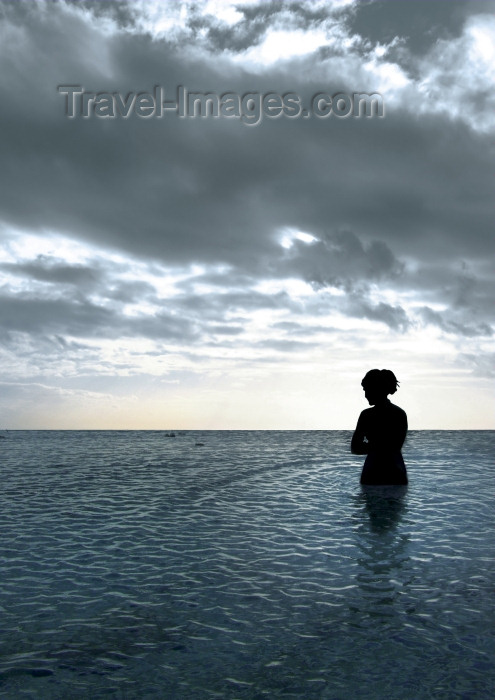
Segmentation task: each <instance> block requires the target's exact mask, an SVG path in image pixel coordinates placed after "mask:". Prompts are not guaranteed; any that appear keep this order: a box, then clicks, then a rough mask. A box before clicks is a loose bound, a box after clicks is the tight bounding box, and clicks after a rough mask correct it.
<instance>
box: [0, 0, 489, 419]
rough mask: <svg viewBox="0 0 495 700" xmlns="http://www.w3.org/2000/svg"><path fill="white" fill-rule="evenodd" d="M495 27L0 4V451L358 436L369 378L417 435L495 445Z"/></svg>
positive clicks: (422, 8) (211, 3)
mask: <svg viewBox="0 0 495 700" xmlns="http://www.w3.org/2000/svg"><path fill="white" fill-rule="evenodd" d="M494 10H495V3H494V2H489V1H487V2H476V1H456V0H452V1H448V0H444V1H440V0H439V1H437V2H432V1H431V0H427V1H423V0H415V2H410V1H409V2H407V1H405V0H404V1H401V0H396V1H394V0H385V1H384V0H370V1H367V0H359V1H356V0H327V1H326V2H320V1H308V0H305V1H304V2H303V1H302V0H300V1H296V2H289V1H287V2H280V1H278V2H269V1H261V2H253V1H249V2H244V1H241V0H238V1H237V2H236V1H234V2H230V1H228V0H204V1H202V2H201V1H195V2H192V1H191V0H186V1H183V2H173V1H171V2H153V1H152V0H137V1H134V2H130V3H127V2H112V3H109V2H108V3H107V2H89V1H88V2H68V1H66V2H63V1H57V0H50V1H47V2H45V1H40V2H35V1H34V0H27V1H24V2H6V1H3V2H2V1H1V0H0V65H1V70H0V85H1V88H0V89H1V96H2V97H1V104H0V151H1V162H2V168H1V170H0V177H1V179H2V182H1V187H0V236H1V239H2V245H1V248H0V294H1V299H0V352H1V374H0V379H1V394H0V403H1V405H0V409H1V410H0V428H143V429H145V428H158V429H161V428H164V429H181V428H198V429H214V428H215V429H222V428H224V429H237V428H240V429H242V428H246V429H248V428H267V429H268V428H305V429H306V428H307V429H310V428H314V429H337V428H353V427H354V425H355V422H356V419H357V416H358V414H359V412H360V411H361V410H362V409H363V408H365V407H366V405H367V404H366V403H365V401H364V397H363V392H362V389H361V386H360V382H361V379H362V377H363V375H364V373H365V372H366V371H367V370H369V369H371V368H373V367H378V368H382V367H385V368H390V369H392V370H393V371H394V372H395V374H396V375H397V377H398V379H399V381H400V382H401V388H400V389H399V391H398V393H397V395H396V396H395V397H394V401H395V400H396V401H397V403H398V404H399V405H401V406H402V407H403V408H404V409H405V410H406V411H407V412H408V415H409V423H410V427H411V428H413V429H422V428H443V429H449V428H451V429H463V428H493V427H494V419H493V418H494V414H493V377H494V374H495V371H494V367H495V363H494V359H495V349H494V321H495V305H494V304H493V299H494V296H495V294H494V292H495V281H494V267H493V260H494V257H493V256H494V241H495V236H494V167H495V159H494V150H495V141H494V132H495V89H494V77H495V76H494V73H495V13H494ZM67 85H76V86H81V89H84V91H86V92H93V93H107V94H109V93H115V94H117V95H120V96H121V98H122V100H124V101H125V100H126V99H127V97H128V96H129V95H130V99H131V100H132V95H133V94H136V93H139V92H144V93H152V92H153V89H154V87H155V86H159V87H160V88H162V89H163V91H164V95H165V99H166V100H168V101H173V100H174V99H175V95H176V89H177V87H178V86H183V87H185V88H187V90H188V91H189V92H201V93H208V92H209V93H213V94H215V95H219V96H220V95H224V94H225V93H231V94H232V95H238V96H239V100H240V98H241V97H242V96H243V95H245V94H246V93H253V94H254V95H266V94H268V93H270V94H274V95H280V96H283V95H287V93H292V94H294V95H297V96H298V97H299V98H300V101H301V104H302V105H304V108H306V107H308V106H309V105H311V98H312V96H314V95H315V94H317V93H324V94H328V95H329V96H334V95H335V94H337V93H340V94H343V95H348V96H353V95H354V94H355V93H369V94H371V93H379V94H380V95H381V96H382V98H383V104H384V113H383V114H382V116H378V115H377V114H376V112H375V113H373V115H372V116H371V117H367V116H366V115H365V114H364V111H363V112H361V116H357V115H356V116H355V115H354V114H352V113H351V114H350V115H349V116H348V117H346V118H344V117H342V116H338V115H336V114H330V115H329V116H326V117H317V116H315V115H314V114H311V112H310V111H309V112H308V113H307V114H306V113H301V114H299V115H298V116H294V115H293V114H292V115H291V114H284V113H282V114H281V115H280V116H279V117H278V118H274V117H273V116H272V115H271V114H270V115H268V116H266V115H262V118H261V119H260V120H259V121H258V123H257V124H248V123H246V119H240V118H238V117H237V116H236V115H235V114H234V115H233V116H232V115H231V116H230V117H227V116H219V117H213V116H211V115H210V116H207V117H201V116H196V117H192V116H186V117H183V116H180V115H179V114H178V113H176V112H174V111H173V110H172V109H170V110H164V113H163V116H162V117H158V116H156V115H151V116H149V112H148V116H146V117H143V115H142V114H141V116H140V115H139V114H138V113H137V112H132V113H129V115H128V117H127V118H123V117H121V116H120V113H117V112H115V113H114V114H113V116H112V115H111V114H110V113H109V112H110V110H109V106H108V103H107V104H106V116H105V109H104V108H103V105H104V102H101V103H100V108H99V109H100V111H99V112H98V110H95V105H96V106H97V105H98V103H94V102H93V103H89V105H88V110H89V111H88V114H89V116H88V117H83V116H81V114H78V113H76V114H75V116H74V117H73V118H69V117H68V116H67V104H66V102H67V96H64V94H63V93H61V92H59V91H58V89H57V88H58V86H67ZM99 99H101V100H102V99H103V97H101V96H100V98H99ZM106 99H108V98H106ZM111 99H113V98H111ZM78 100H80V97H79V96H77V98H76V101H75V102H74V105H75V107H74V109H76V107H79V106H80V102H79V101H78ZM126 104H128V103H126ZM129 104H130V103H129ZM246 104H247V103H246ZM251 104H255V103H251ZM340 104H341V106H342V105H343V106H344V107H345V105H346V103H345V102H343V103H340ZM91 109H92V110H93V111H91Z"/></svg>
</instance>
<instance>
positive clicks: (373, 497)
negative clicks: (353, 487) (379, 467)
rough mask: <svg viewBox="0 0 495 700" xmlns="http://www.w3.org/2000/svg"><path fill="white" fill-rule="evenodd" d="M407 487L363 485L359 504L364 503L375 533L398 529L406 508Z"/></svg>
mask: <svg viewBox="0 0 495 700" xmlns="http://www.w3.org/2000/svg"><path fill="white" fill-rule="evenodd" d="M406 494H407V486H381V485H380V486H375V485H373V486H371V485H365V484H361V494H360V497H358V502H359V503H363V504H364V506H365V508H366V511H367V513H368V516H369V524H370V528H371V530H372V531H373V532H384V531H386V530H390V529H392V528H394V527H396V526H397V525H398V523H399V521H400V519H401V517H402V514H403V512H404V508H405V499H406Z"/></svg>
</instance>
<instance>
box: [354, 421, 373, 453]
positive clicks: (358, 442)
mask: <svg viewBox="0 0 495 700" xmlns="http://www.w3.org/2000/svg"><path fill="white" fill-rule="evenodd" d="M363 413H364V411H363ZM363 413H361V415H360V416H359V419H358V422H357V425H356V430H355V431H354V435H353V436H352V440H351V452H352V454H355V455H367V454H368V450H369V444H368V441H367V440H366V432H365V419H364V418H363Z"/></svg>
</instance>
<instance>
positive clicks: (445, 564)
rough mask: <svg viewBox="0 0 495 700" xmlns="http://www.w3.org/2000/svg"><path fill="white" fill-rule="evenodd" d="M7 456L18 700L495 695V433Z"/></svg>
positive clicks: (41, 438)
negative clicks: (366, 475)
mask: <svg viewBox="0 0 495 700" xmlns="http://www.w3.org/2000/svg"><path fill="white" fill-rule="evenodd" d="M5 435H6V439H5V440H1V441H0V443H1V444H0V449H1V450H2V463H1V464H2V466H1V475H2V484H3V488H2V494H1V496H0V498H1V509H0V526H1V532H2V542H1V567H2V578H1V582H0V605H1V606H2V618H3V621H2V635H1V642H2V643H1V656H0V695H1V696H2V697H6V698H18V697H32V698H50V700H52V699H54V700H55V699H58V698H64V699H66V698H94V699H97V698H126V699H127V698H139V699H144V698H162V697H167V698H171V699H175V698H177V700H187V699H189V698H191V699H195V698H209V697H211V698H240V699H244V698H246V699H247V698H291V697H292V698H303V697H304V698H309V699H310V700H311V699H313V698H322V699H328V700H337V699H344V698H345V699H347V698H357V699H359V698H366V699H367V700H374V699H378V698H380V699H381V698H387V699H388V700H394V699H395V698H396V699H397V700H407V699H409V698H410V699H411V700H423V699H426V698H435V699H443V698H445V699H446V700H447V699H448V700H452V699H455V698H463V699H466V700H467V699H469V700H477V699H479V700H486V698H489V697H493V696H494V694H495V693H494V678H495V673H494V666H493V659H494V651H495V642H494V614H493V610H494V596H493V593H494V581H495V575H494V564H493V552H494V534H493V533H494V517H493V499H492V494H493V484H494V467H493V454H494V447H495V433H494V432H490V431H467V432H463V431H453V432H449V431H439V432H435V431H422V432H412V433H410V434H409V437H408V441H407V443H406V446H405V448H404V457H405V460H406V464H407V467H408V473H409V478H410V484H409V486H408V487H407V488H402V489H401V488H383V487H368V490H364V489H363V487H361V486H360V485H359V475H360V467H361V464H362V458H360V457H355V456H353V455H351V454H350V452H349V441H350V436H351V433H350V432H348V431H331V432H310V431H291V432H275V431H266V432H241V431H239V432H221V431H218V432H205V433H194V432H185V433H176V437H174V438H173V437H167V436H166V434H165V433H163V432H139V431H136V432H132V431H131V432H111V431H109V432H36V431H33V432H22V431H16V432H9V433H5ZM198 443H203V444H202V445H199V444H198Z"/></svg>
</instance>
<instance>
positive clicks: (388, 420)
mask: <svg viewBox="0 0 495 700" xmlns="http://www.w3.org/2000/svg"><path fill="white" fill-rule="evenodd" d="M398 384H399V382H398V381H397V379H396V378H395V374H394V373H393V372H391V371H390V370H389V369H372V370H370V371H369V372H368V373H367V374H366V376H365V377H364V379H363V381H362V382H361V385H362V387H363V389H364V395H365V396H366V398H367V400H368V403H369V404H370V405H371V406H373V408H367V409H365V410H364V411H363V412H362V413H361V415H360V416H359V420H358V423H357V426H356V430H355V431H354V435H353V436H352V442H351V451H352V452H353V453H354V454H356V455H367V456H366V461H365V463H364V466H363V471H362V473H361V483H362V484H407V471H406V465H405V464H404V460H403V459H402V453H401V448H402V445H403V443H404V440H405V439H406V433H407V416H406V413H405V411H403V410H402V408H399V407H398V406H395V404H393V403H391V402H390V401H389V400H388V398H387V396H388V394H395V392H396V391H397V385H398Z"/></svg>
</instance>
